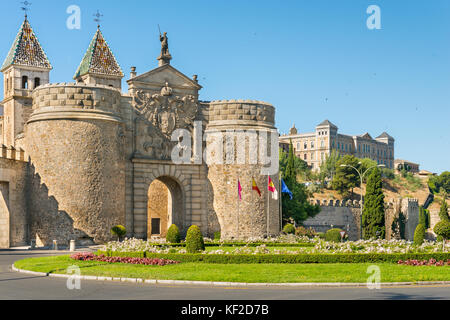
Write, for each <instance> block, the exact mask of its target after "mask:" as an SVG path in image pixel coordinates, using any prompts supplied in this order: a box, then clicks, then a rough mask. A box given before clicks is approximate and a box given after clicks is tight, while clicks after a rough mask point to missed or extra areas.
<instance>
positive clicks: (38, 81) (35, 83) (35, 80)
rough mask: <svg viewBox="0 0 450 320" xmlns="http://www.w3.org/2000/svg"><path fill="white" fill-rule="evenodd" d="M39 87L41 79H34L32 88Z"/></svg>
mask: <svg viewBox="0 0 450 320" xmlns="http://www.w3.org/2000/svg"><path fill="white" fill-rule="evenodd" d="M40 85H41V79H40V78H34V88H37V87H39V86H40Z"/></svg>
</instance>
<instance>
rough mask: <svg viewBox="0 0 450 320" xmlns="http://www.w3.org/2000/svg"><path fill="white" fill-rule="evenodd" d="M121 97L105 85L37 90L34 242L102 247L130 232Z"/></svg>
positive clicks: (30, 135)
mask: <svg viewBox="0 0 450 320" xmlns="http://www.w3.org/2000/svg"><path fill="white" fill-rule="evenodd" d="M120 101H121V93H120V91H119V90H118V89H115V88H112V87H108V86H103V85H95V84H91V85H85V84H83V83H77V84H73V83H70V84H65V83H62V84H52V85H44V86H41V87H39V88H37V89H35V90H34V91H33V113H32V115H31V116H30V118H29V120H28V122H27V125H26V128H25V137H26V138H25V146H26V150H27V153H28V155H29V156H30V159H31V164H32V173H31V174H30V188H31V190H30V192H29V195H30V201H31V202H30V203H31V205H30V210H29V211H30V218H31V226H30V229H31V230H30V233H31V238H32V239H33V238H35V237H36V239H37V240H38V242H39V240H40V242H42V243H43V244H44V245H49V244H50V243H51V242H52V241H53V240H59V241H62V242H67V241H69V240H73V239H74V240H77V241H78V242H81V243H83V242H87V243H89V242H94V243H101V242H104V241H107V240H110V239H111V234H110V230H111V228H112V227H113V226H114V225H117V224H122V225H125V185H124V184H125V158H124V150H123V149H124V143H125V138H124V127H123V126H124V124H123V121H122V118H121V117H120V114H119V108H120Z"/></svg>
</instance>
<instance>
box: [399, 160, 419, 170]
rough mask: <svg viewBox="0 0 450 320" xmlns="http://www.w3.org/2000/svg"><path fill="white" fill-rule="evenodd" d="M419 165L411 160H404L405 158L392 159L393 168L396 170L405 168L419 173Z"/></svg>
mask: <svg viewBox="0 0 450 320" xmlns="http://www.w3.org/2000/svg"><path fill="white" fill-rule="evenodd" d="M419 167H420V165H419V164H417V163H414V162H411V161H406V160H401V159H396V160H395V161H394V168H395V170H397V171H398V172H400V171H402V170H405V171H408V172H411V173H419V171H420V169H419Z"/></svg>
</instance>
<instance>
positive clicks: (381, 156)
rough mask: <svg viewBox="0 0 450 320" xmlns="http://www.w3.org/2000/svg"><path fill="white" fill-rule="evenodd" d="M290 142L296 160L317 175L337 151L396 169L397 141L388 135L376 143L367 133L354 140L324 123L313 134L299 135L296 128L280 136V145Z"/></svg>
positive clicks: (384, 134) (327, 122) (355, 137)
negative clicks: (329, 157)
mask: <svg viewBox="0 0 450 320" xmlns="http://www.w3.org/2000/svg"><path fill="white" fill-rule="evenodd" d="M290 141H292V144H293V146H294V150H295V154H296V156H297V157H299V158H300V159H302V160H304V161H306V162H307V163H308V165H309V166H310V167H311V168H312V169H313V170H315V171H318V170H320V165H321V164H322V162H324V161H325V159H326V158H327V156H329V155H330V154H331V152H332V150H336V151H338V152H339V153H340V154H341V155H353V156H355V157H357V158H369V159H372V160H374V161H376V162H377V163H378V164H383V165H385V166H386V167H387V168H390V169H393V168H394V155H395V153H394V143H395V140H394V138H393V137H391V136H390V135H389V134H387V133H386V132H383V133H382V134H381V135H380V136H378V137H376V138H375V139H373V138H372V137H371V136H370V134H368V133H365V134H363V135H359V136H351V135H346V134H341V133H338V127H337V126H336V125H334V124H333V123H331V122H330V121H328V120H325V121H324V122H322V123H320V124H319V125H318V126H316V130H315V131H314V132H311V133H298V130H297V128H296V127H295V125H293V127H292V128H291V129H290V130H289V134H287V135H282V136H280V143H290Z"/></svg>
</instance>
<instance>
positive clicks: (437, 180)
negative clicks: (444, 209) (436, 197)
mask: <svg viewBox="0 0 450 320" xmlns="http://www.w3.org/2000/svg"><path fill="white" fill-rule="evenodd" d="M428 186H429V187H430V190H431V192H433V193H439V192H444V193H450V171H445V172H442V173H441V175H439V176H433V177H431V178H430V179H429V180H428Z"/></svg>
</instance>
